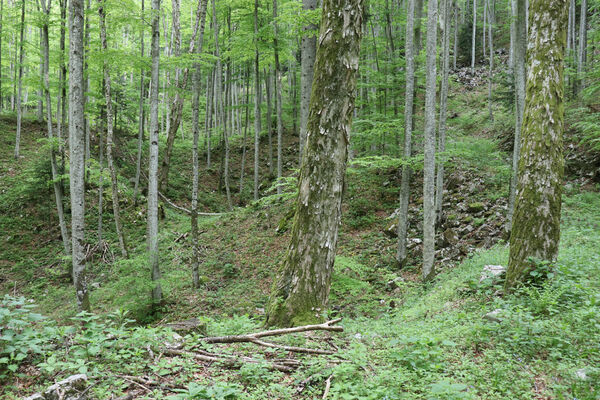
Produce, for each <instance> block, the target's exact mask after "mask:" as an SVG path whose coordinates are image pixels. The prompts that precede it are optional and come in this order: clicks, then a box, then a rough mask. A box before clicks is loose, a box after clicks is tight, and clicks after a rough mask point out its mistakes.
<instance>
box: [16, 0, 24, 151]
mask: <svg viewBox="0 0 600 400" xmlns="http://www.w3.org/2000/svg"><path fill="white" fill-rule="evenodd" d="M24 29H25V0H21V24H20V27H19V32H20V33H19V38H20V39H19V64H18V66H17V69H18V70H19V77H18V86H19V89H18V92H17V137H16V139H15V159H17V160H18V159H19V157H20V147H21V125H22V119H23V106H22V104H21V102H22V95H23V93H22V92H23V42H24V40H23V31H24Z"/></svg>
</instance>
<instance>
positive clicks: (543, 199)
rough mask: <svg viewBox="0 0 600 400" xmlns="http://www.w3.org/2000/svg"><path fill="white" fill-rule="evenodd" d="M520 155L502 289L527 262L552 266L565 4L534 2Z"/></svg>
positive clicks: (561, 0) (559, 180) (560, 166)
mask: <svg viewBox="0 0 600 400" xmlns="http://www.w3.org/2000/svg"><path fill="white" fill-rule="evenodd" d="M530 6H531V22H530V30H529V45H528V50H529V51H528V55H527V56H528V57H527V59H528V72H527V74H528V75H527V97H526V100H525V113H524V116H525V117H524V121H523V138H522V155H521V159H520V161H519V180H518V190H517V200H516V202H515V214H514V218H513V229H512V234H511V236H510V255H509V262H508V270H507V274H506V282H505V291H506V292H509V291H510V290H512V289H513V288H514V287H515V286H516V285H518V284H519V283H523V282H524V281H526V280H527V278H528V274H529V272H530V271H531V270H532V268H534V267H535V266H534V265H533V263H532V262H531V259H532V258H533V259H536V260H540V261H549V262H553V261H555V260H556V257H557V255H558V242H559V238H560V211H561V193H562V185H563V170H564V159H563V155H562V149H563V131H564V121H563V119H564V105H563V93H564V81H563V72H564V64H563V61H564V51H565V41H566V35H565V33H566V32H565V29H566V24H567V10H568V7H567V0H555V1H551V2H549V1H544V0H533V1H532V2H531V3H530Z"/></svg>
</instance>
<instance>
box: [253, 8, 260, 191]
mask: <svg viewBox="0 0 600 400" xmlns="http://www.w3.org/2000/svg"><path fill="white" fill-rule="evenodd" d="M258 41H259V37H258V0H254V84H255V93H254V200H255V201H256V200H258V173H259V170H258V168H259V161H260V158H259V145H260V131H261V127H260V118H261V115H260V114H261V113H260V101H261V97H262V94H261V84H260V65H259V60H260V54H259V52H258Z"/></svg>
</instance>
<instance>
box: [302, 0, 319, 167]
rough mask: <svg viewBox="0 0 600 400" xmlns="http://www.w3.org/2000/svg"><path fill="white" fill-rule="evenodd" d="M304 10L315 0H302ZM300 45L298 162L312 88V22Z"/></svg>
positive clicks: (314, 43) (314, 4)
mask: <svg viewBox="0 0 600 400" xmlns="http://www.w3.org/2000/svg"><path fill="white" fill-rule="evenodd" d="M302 8H303V9H304V10H311V11H312V10H314V9H315V8H317V0H302ZM302 30H303V32H304V35H303V36H302V47H301V50H300V51H301V56H300V60H301V61H300V62H301V66H300V69H301V70H302V71H301V74H300V162H302V152H303V151H304V146H305V145H306V124H307V122H308V111H309V105H310V93H311V90H312V81H313V73H314V67H315V55H316V52H317V37H316V36H314V35H313V34H311V33H309V34H307V32H312V31H315V30H317V26H315V25H314V24H309V25H306V26H304V27H303V28H302Z"/></svg>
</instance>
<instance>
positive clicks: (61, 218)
mask: <svg viewBox="0 0 600 400" xmlns="http://www.w3.org/2000/svg"><path fill="white" fill-rule="evenodd" d="M40 5H41V8H42V11H43V12H44V14H45V20H44V24H43V25H42V51H43V65H42V67H43V68H42V70H43V73H44V95H45V97H46V119H47V121H46V123H47V127H48V139H50V140H51V141H52V140H53V138H54V134H53V131H52V128H53V127H52V106H51V100H50V83H49V81H50V79H49V70H50V40H49V36H48V21H49V20H50V10H51V7H52V0H47V2H46V0H40ZM50 167H51V169H52V186H53V188H54V198H55V200H56V212H57V214H58V225H59V227H60V235H61V238H62V241H63V247H64V251H65V255H70V254H71V244H70V240H71V238H70V237H69V230H68V229H67V223H66V221H65V213H64V207H63V201H64V200H63V198H64V193H63V190H62V185H61V184H60V180H59V179H58V165H57V163H56V152H55V150H54V144H52V150H51V152H50Z"/></svg>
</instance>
